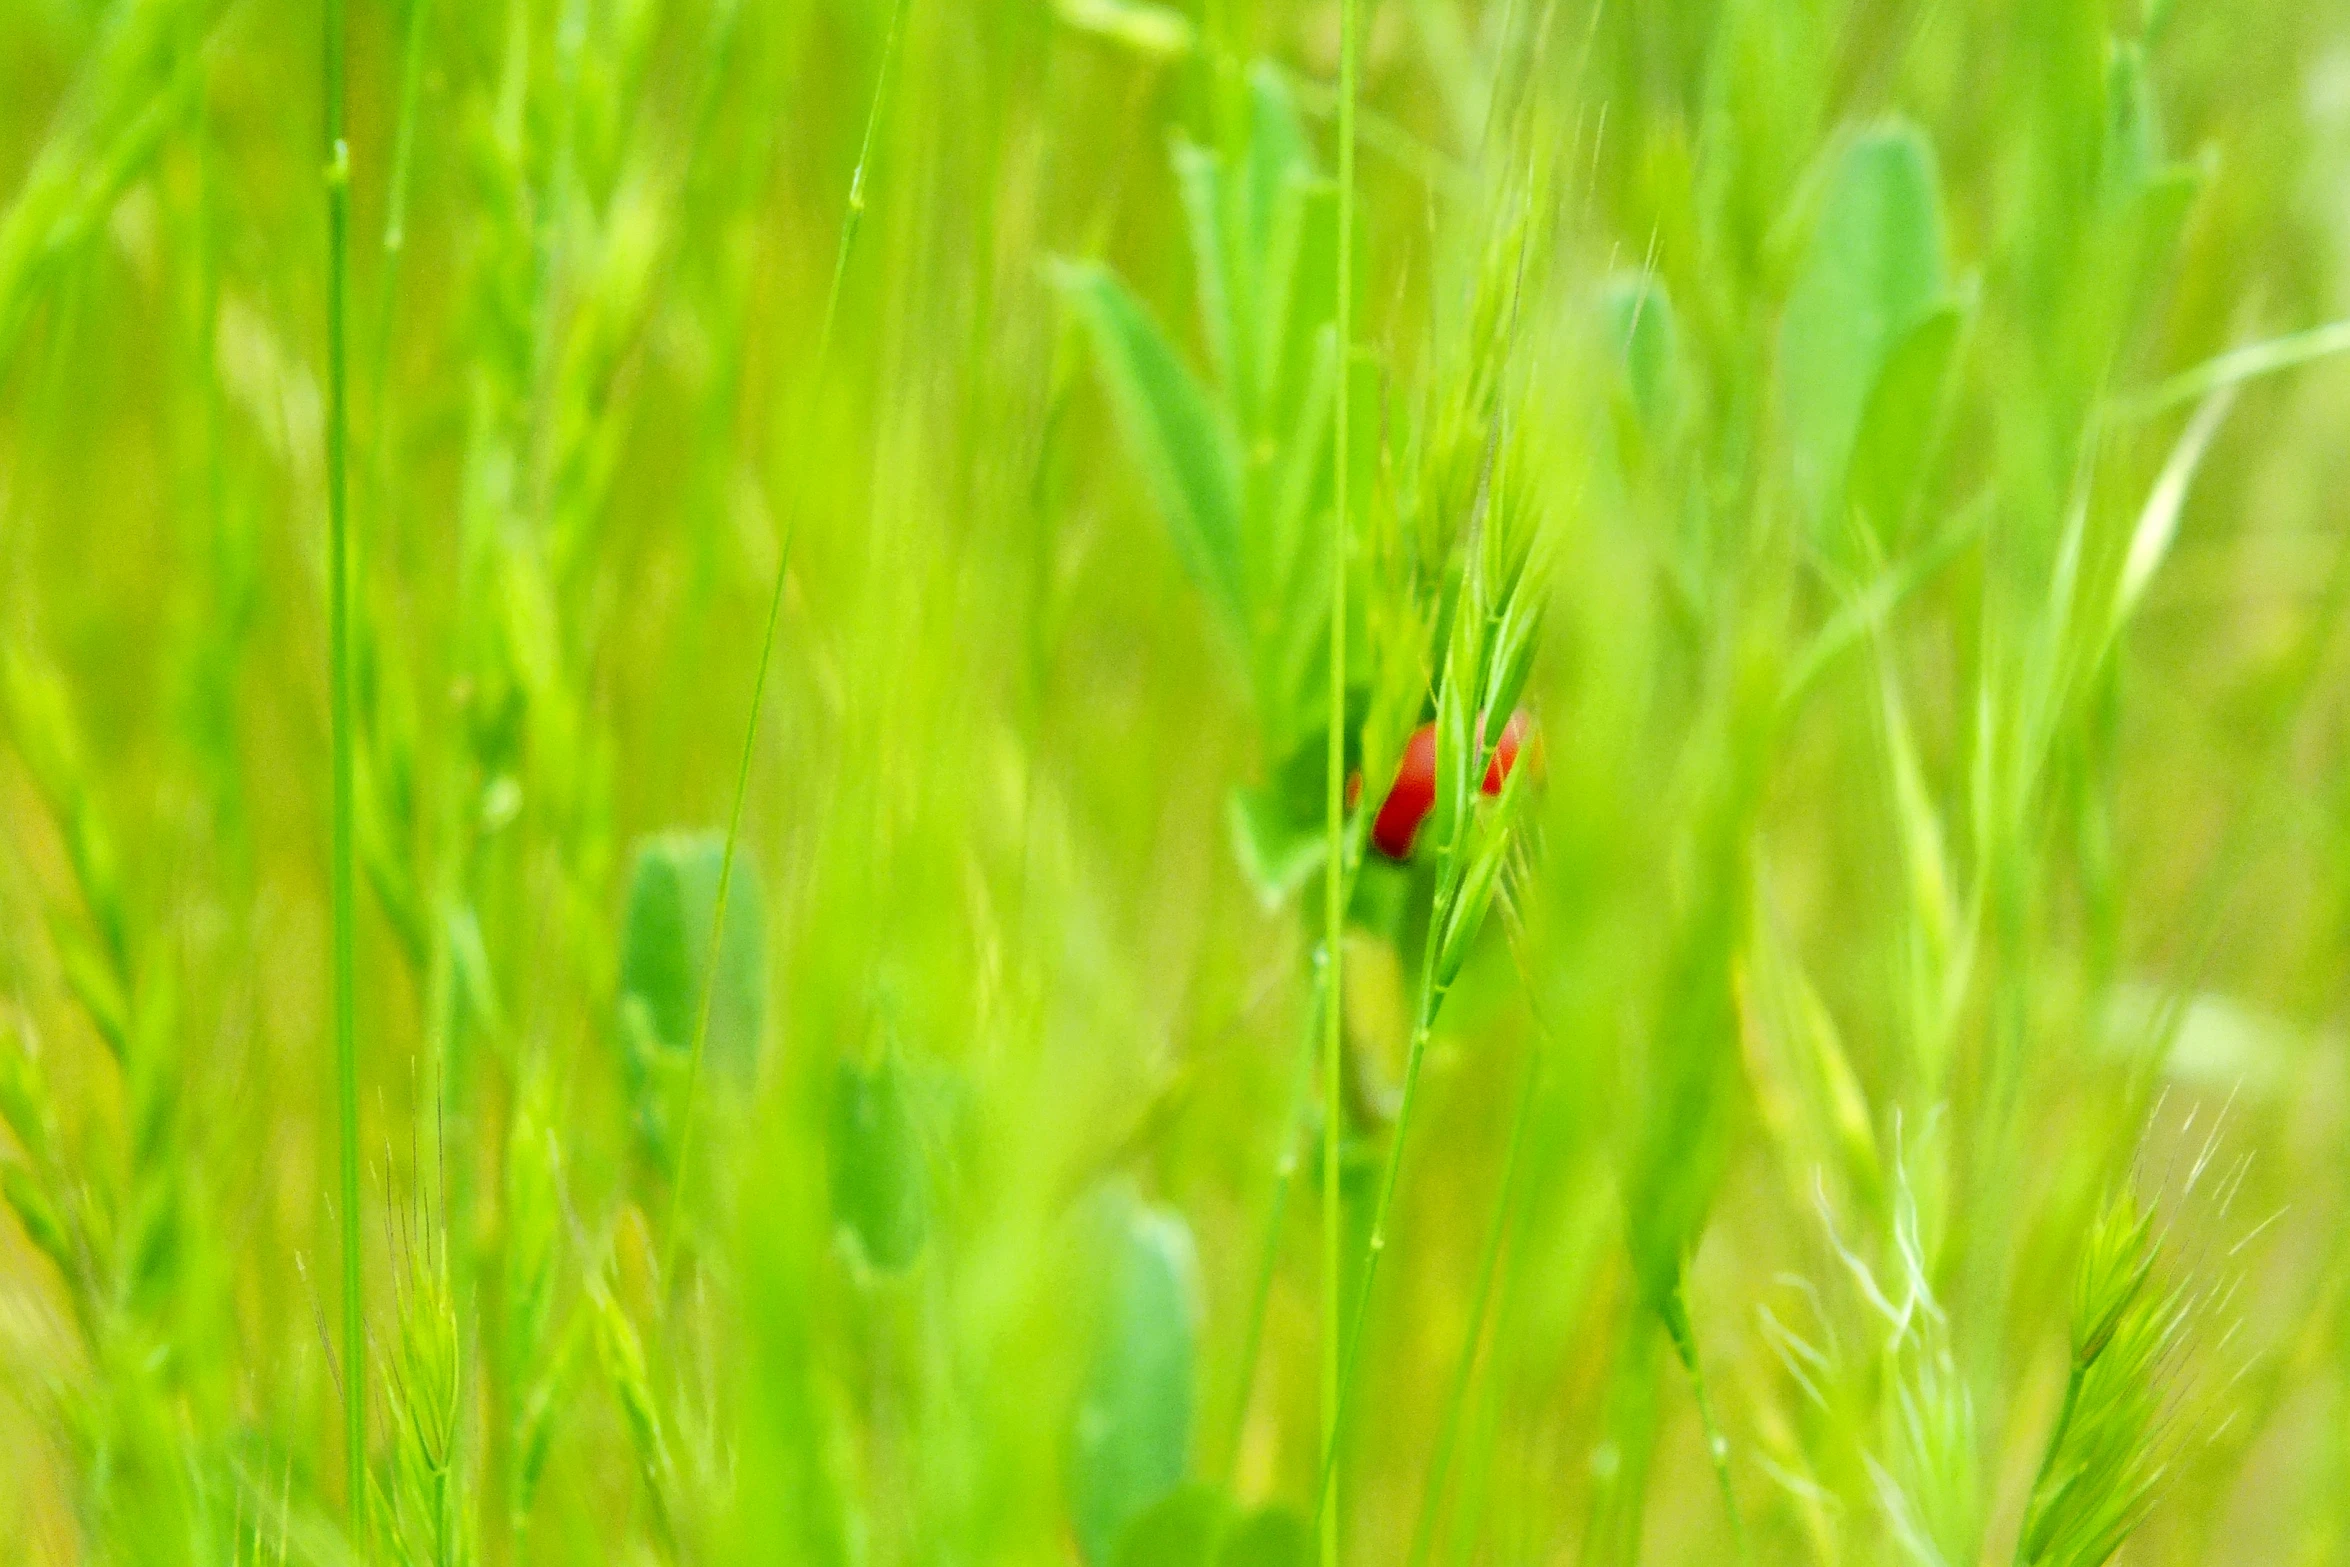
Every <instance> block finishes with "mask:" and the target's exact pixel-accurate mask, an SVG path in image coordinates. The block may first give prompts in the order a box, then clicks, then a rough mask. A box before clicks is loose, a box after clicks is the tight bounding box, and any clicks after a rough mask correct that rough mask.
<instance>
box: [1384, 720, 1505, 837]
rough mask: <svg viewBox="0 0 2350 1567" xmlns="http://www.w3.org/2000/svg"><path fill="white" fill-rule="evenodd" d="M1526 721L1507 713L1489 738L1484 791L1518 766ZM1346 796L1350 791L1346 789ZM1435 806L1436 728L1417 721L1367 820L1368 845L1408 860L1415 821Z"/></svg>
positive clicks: (1493, 789) (1497, 788)
mask: <svg viewBox="0 0 2350 1567" xmlns="http://www.w3.org/2000/svg"><path fill="white" fill-rule="evenodd" d="M1529 730H1530V725H1529V723H1528V720H1527V718H1526V715H1525V713H1524V712H1523V711H1522V710H1521V711H1519V712H1516V713H1512V714H1511V715H1510V721H1509V722H1508V723H1506V724H1504V725H1502V729H1501V734H1500V735H1499V736H1498V737H1497V738H1496V739H1495V741H1494V746H1493V759H1492V760H1491V761H1490V762H1488V763H1486V766H1485V784H1484V788H1485V792H1486V793H1487V794H1499V793H1501V786H1502V785H1503V784H1504V783H1506V782H1507V781H1508V780H1509V776H1510V770H1511V769H1512V768H1514V767H1516V766H1517V765H1518V754H1519V752H1520V751H1522V750H1523V749H1524V748H1525V745H1526V739H1527V735H1528V733H1529ZM1350 794H1351V791H1350ZM1435 808H1436V726H1435V725H1434V724H1422V725H1421V726H1420V727H1419V728H1418V729H1416V730H1414V731H1412V738H1411V741H1410V743H1409V744H1407V745H1405V747H1404V748H1403V762H1402V765H1401V766H1399V767H1398V768H1397V769H1396V774H1395V782H1394V784H1392V785H1391V786H1390V787H1389V788H1388V791H1387V798H1386V799H1385V800H1384V801H1383V802H1381V804H1380V806H1379V814H1378V816H1377V817H1376V818H1375V819H1373V821H1372V823H1371V846H1372V847H1373V848H1375V849H1377V850H1378V851H1379V852H1380V853H1381V854H1384V855H1386V856H1387V857H1388V858H1389V859H1391V860H1408V859H1410V858H1411V856H1412V842H1413V840H1414V839H1416V838H1418V837H1419V835H1420V824H1421V823H1422V822H1424V821H1426V820H1427V819H1428V813H1429V812H1430V811H1432V810H1434V809H1435Z"/></svg>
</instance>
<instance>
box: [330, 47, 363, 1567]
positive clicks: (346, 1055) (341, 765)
mask: <svg viewBox="0 0 2350 1567" xmlns="http://www.w3.org/2000/svg"><path fill="white" fill-rule="evenodd" d="M325 22H326V26H325V34H326V37H325V43H326V61H325V64H326V397H327V404H326V407H327V414H326V556H327V565H326V570H327V584H326V602H327V684H328V697H327V702H328V714H329V728H330V748H331V750H332V752H333V769H334V838H333V847H332V865H331V869H330V873H329V875H330V881H331V897H332V899H333V903H334V911H333V917H334V1030H335V1119H336V1128H337V1132H338V1136H339V1143H340V1153H341V1164H342V1170H341V1175H342V1182H341V1191H342V1215H341V1218H342V1232H343V1234H342V1241H343V1446H344V1455H343V1457H344V1483H345V1485H346V1486H347V1487H348V1489H349V1495H348V1496H347V1497H346V1498H345V1503H346V1505H347V1506H348V1508H349V1510H350V1519H351V1537H352V1541H353V1543H354V1544H355V1545H356V1544H359V1543H360V1542H361V1538H362V1536H363V1534H364V1531H365V1527H366V1521H367V1390H366V1380H367V1355H366V1340H365V1338H364V1337H363V1330H362V1324H361V1315H360V1299H359V1042H358V1030H357V1025H356V1020H355V1015H356V1012H357V1003H356V1000H355V995H354V992H355V990H356V987H357V979H356V964H355V961H354V958H353V956H352V925H353V923H354V910H353V901H354V900H353V895H352V828H351V817H352V805H351V799H352V771H353V768H352V749H353V740H352V735H351V569H350V515H349V496H348V493H347V486H346V483H345V477H344V468H345V459H346V455H347V449H348V446H349V440H350V408H349V406H348V403H347V401H346V398H345V383H346V381H347V376H346V374H345V363H344V361H345V349H344V321H343V316H344V306H345V301H344V297H343V296H344V289H345V284H346V282H347V274H348V270H349V249H350V228H351V149H350V148H349V146H348V145H347V144H346V143H345V142H344V139H343V56H344V21H343V0H326V11H325Z"/></svg>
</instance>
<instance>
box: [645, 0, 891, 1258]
mask: <svg viewBox="0 0 2350 1567" xmlns="http://www.w3.org/2000/svg"><path fill="white" fill-rule="evenodd" d="M906 5H907V0H897V4H896V5H895V6H893V7H892V8H891V10H890V16H889V34H888V37H887V38H886V39H884V40H883V43H882V46H881V68H880V70H879V71H878V72H877V73H876V74H875V76H874V79H873V97H872V100H871V102H870V103H869V104H868V105H867V106H866V111H865V135H864V139H863V140H862V141H861V142H860V143H859V144H858V148H857V167H856V170H855V172H854V173H852V174H851V175H850V176H849V200H848V210H847V212H846V213H845V214H844V215H843V217H842V219H841V229H840V244H839V247H838V248H837V249H836V250H835V251H834V252H833V258H832V282H831V284H830V285H829V286H828V287H827V288H826V289H825V293H824V321H823V325H822V326H821V327H820V328H819V329H818V331H817V334H816V358H815V362H814V369H813V371H812V375H813V377H814V381H815V384H816V386H817V387H819V388H821V387H822V386H823V384H824V372H825V370H826V369H827V368H828V366H829V365H830V363H831V359H832V338H833V328H834V326H835V324H836V323H837V322H838V321H839V319H840V289H841V280H842V279H843V278H844V277H846V276H847V275H848V270H849V254H850V252H851V251H853V250H854V249H855V248H856V244H857V231H858V229H859V228H860V227H861V226H862V225H863V223H864V218H865V171H866V170H867V169H868V168H869V167H871V165H872V162H873V139H874V136H875V133H876V132H877V131H878V130H879V129H880V126H881V108H882V103H883V101H884V99H885V97H886V95H887V90H888V87H889V71H890V65H891V64H892V62H894V61H895V60H896V59H897V52H898V37H899V35H900V33H902V32H903V31H904V24H905V19H906ZM791 493H792V499H791V500H790V502H788V503H787V509H786V511H785V520H784V526H783V537H782V542H781V544H780V545H779V546H778V552H777V555H776V560H775V583H774V586H773V588H772V589H771V590H770V591H769V593H768V595H767V619H766V626H765V629H764V630H763V631H761V633H760V635H759V663H758V670H757V672H756V673H755V674H754V675H753V676H752V677H751V716H750V718H749V720H748V721H747V722H746V723H745V724H744V726H743V745H742V755H741V757H740V758H739V760H738V761H737V763H736V766H735V774H734V801H733V803H732V804H731V805H730V806H728V808H727V812H726V847H725V848H724V849H723V850H722V851H721V852H720V854H719V857H718V889H717V892H716V894H715V896H714V897H713V898H712V900H711V901H712V904H713V907H712V908H711V911H710V947H709V950H710V954H711V957H710V962H709V964H708V965H707V966H706V968H705V969H704V971H703V974H702V987H701V989H702V994H701V998H700V1000H699V1001H698V1002H697V1003H696V1004H695V1007H694V1044H693V1052H692V1056H691V1058H690V1060H689V1062H688V1064H687V1067H686V1076H685V1105H684V1108H683V1109H682V1110H680V1111H679V1113H678V1120H679V1126H678V1139H677V1175H676V1178H675V1180H674V1181H672V1182H671V1184H670V1190H669V1224H668V1232H667V1238H666V1240H665V1241H664V1242H663V1246H662V1264H661V1273H662V1277H663V1279H664V1280H666V1279H669V1278H672V1277H674V1276H675V1272H676V1265H677V1246H678V1234H679V1230H680V1227H681V1223H682V1221H683V1219H684V1217H685V1188H686V1176H687V1172H688V1171H689V1170H690V1169H691V1168H692V1159H693V1148H694V1104H695V1100H696V1099H697V1098H698V1096H699V1093H700V1088H701V1081H702V1056H703V1053H704V1049H705V1047H706V1045H707V1043H708V1041H709V1037H710V1003H711V998H712V996H713V995H714V994H715V993H716V991H717V985H718V959H717V954H718V949H719V935H720V933H721V932H723V931H724V930H725V928H726V896H727V893H728V891H729V890H730V889H731V888H732V886H733V884H734V860H735V852H736V849H737V848H738V846H739V845H740V843H741V841H742V825H743V800H744V797H745V796H746V795H748V794H749V792H750V787H751V758H752V757H753V756H754V755H755V754H756V753H757V749H758V742H759V711H760V709H761V707H763V706H764V705H765V700H766V695H767V671H768V668H769V666H770V665H771V664H772V663H773V661H774V656H775V627H776V624H777V622H778V621H780V620H781V619H782V617H783V588H784V581H785V578H786V576H787V575H788V574H789V572H790V569H791V551H792V539H793V537H794V535H795V534H797V533H798V531H799V495H800V490H799V489H798V488H797V487H795V488H794V489H793V490H792V492H791Z"/></svg>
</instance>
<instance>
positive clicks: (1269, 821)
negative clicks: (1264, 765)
mask: <svg viewBox="0 0 2350 1567" xmlns="http://www.w3.org/2000/svg"><path fill="white" fill-rule="evenodd" d="M1231 817H1232V847H1233V852H1234V853H1235V854H1236V855H1237V856H1238V857H1239V860H1240V869H1241V872H1242V873H1243V874H1244V875H1246V876H1247V877H1248V881H1249V885H1250V886H1251V887H1253V888H1255V889H1256V894H1257V899H1258V901H1259V902H1261V903H1262V904H1263V905H1264V906H1265V907H1266V908H1268V909H1271V908H1277V907H1279V906H1280V905H1281V904H1283V903H1285V902H1287V901H1288V899H1289V897H1290V895H1291V894H1292V893H1294V892H1296V891H1297V889H1298V888H1299V887H1301V886H1303V885H1304V884H1305V880H1306V878H1307V877H1308V876H1311V875H1312V874H1313V873H1314V869H1315V867H1317V866H1319V865H1320V864H1321V863H1322V854H1323V849H1324V847H1325V844H1324V841H1323V830H1322V824H1321V822H1319V821H1318V820H1315V821H1303V820H1300V818H1299V817H1298V815H1297V813H1296V812H1295V811H1293V810H1291V809H1290V802H1289V801H1288V800H1287V799H1286V798H1284V797H1283V795H1282V793H1281V791H1280V790H1279V789H1278V788H1275V787H1271V786H1267V787H1263V788H1255V789H1247V788H1237V789H1234V790H1233V791H1232V806H1231Z"/></svg>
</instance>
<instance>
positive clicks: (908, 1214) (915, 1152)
mask: <svg viewBox="0 0 2350 1567" xmlns="http://www.w3.org/2000/svg"><path fill="white" fill-rule="evenodd" d="M831 1135H832V1148H831V1154H832V1217H833V1222H834V1223H836V1224H838V1225H839V1226H840V1227H841V1228H842V1229H845V1230H847V1231H848V1232H849V1233H850V1234H851V1235H853V1236H855V1237H856V1239H857V1245H858V1247H859V1249H860V1250H861V1251H862V1252H863V1254H864V1257H865V1261H866V1263H867V1264H868V1265H869V1266H871V1267H872V1268H874V1269H875V1270H876V1271H878V1272H884V1273H897V1272H902V1271H904V1270H905V1269H906V1268H909V1267H911V1266H912V1265H913V1263H914V1260H915V1259H916V1258H917V1257H919V1256H920V1255H921V1254H922V1246H923V1242H924V1241H925V1240H926V1239H927V1238H928V1236H929V1233H930V1184H929V1161H928V1159H927V1157H926V1155H925V1151H924V1143H923V1137H922V1126H921V1122H920V1118H919V1116H918V1115H917V1114H916V1112H915V1107H914V1102H913V1095H912V1093H911V1092H910V1084H909V1083H908V1081H907V1076H906V1071H905V1068H904V1066H903V1065H902V1064H901V1063H900V1062H899V1060H898V1056H897V1052H896V1051H895V1050H889V1051H885V1052H883V1054H882V1057H881V1059H880V1060H879V1061H877V1062H875V1063H874V1064H873V1065H872V1066H871V1067H861V1066H859V1065H857V1064H856V1063H855V1062H853V1061H843V1062H842V1063H841V1064H840V1070H839V1073H838V1075H837V1076H836V1077H835V1079H834V1081H833V1092H832V1132H831Z"/></svg>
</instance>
